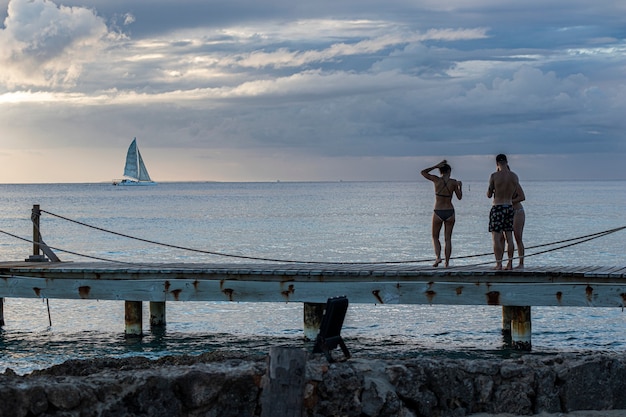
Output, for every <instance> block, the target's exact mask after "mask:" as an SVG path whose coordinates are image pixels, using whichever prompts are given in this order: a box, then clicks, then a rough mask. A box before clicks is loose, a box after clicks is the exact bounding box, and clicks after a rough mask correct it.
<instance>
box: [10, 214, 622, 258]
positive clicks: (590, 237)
mask: <svg viewBox="0 0 626 417" xmlns="http://www.w3.org/2000/svg"><path fill="white" fill-rule="evenodd" d="M40 212H41V213H46V214H48V215H50V216H52V217H56V218H58V219H61V220H65V221H68V222H71V223H74V224H77V225H80V226H83V227H87V228H90V229H94V230H98V231H101V232H104V233H109V234H112V235H116V236H120V237H124V238H127V239H132V240H136V241H140V242H144V243H149V244H153V245H158V246H163V247H168V248H171V249H178V250H183V251H189V252H195V253H201V254H205V255H212V256H220V257H226V258H236V259H246V260H254V261H263V262H279V263H297V264H330V265H393V264H416V263H425V262H433V261H434V258H428V259H410V260H400V261H377V262H337V261H311V260H304V261H303V260H293V259H280V258H269V257H259V256H248V255H236V254H232V253H224V252H218V251H212V250H204V249H197V248H190V247H185V246H180V245H174V244H170V243H164V242H158V241H155V240H150V239H144V238H140V237H136V236H131V235H128V234H125V233H121V232H116V231H113V230H109V229H105V228H102V227H99V226H94V225H91V224H88V223H85V222H81V221H78V220H74V219H71V218H69V217H65V216H62V215H60V214H56V213H52V212H49V211H47V210H40ZM623 229H626V226H621V227H616V228H613V229H608V230H604V231H601V232H596V233H591V234H588V235H584V236H579V237H574V238H568V239H563V240H558V241H555V242H550V243H542V244H538V245H533V246H527V247H526V250H533V249H538V248H543V247H550V246H555V245H562V246H558V247H555V248H550V249H546V250H542V251H539V252H535V253H529V254H526V255H525V256H524V258H528V257H531V256H538V255H541V254H545V253H548V252H553V251H556V250H561V249H564V248H567V247H571V246H575V245H579V244H581V243H585V242H588V241H590V240H594V239H598V238H601V237H604V236H607V235H610V234H612V233H615V232H618V231H621V230H623ZM0 233H4V234H6V235H9V236H12V237H14V238H18V239H20V240H24V241H27V242H31V243H33V242H32V241H31V240H29V239H25V238H21V237H19V236H17V235H14V234H11V233H8V232H5V231H3V230H0ZM563 244H565V245H563ZM48 247H49V248H51V249H54V250H57V251H61V252H64V253H68V254H71V255H75V256H80V257H85V258H89V259H94V260H99V261H105V262H115V263H124V264H130V265H137V263H134V262H121V261H118V260H111V259H106V258H101V257H97V256H92V255H85V254H81V253H78V252H73V251H69V250H66V249H62V248H58V247H53V246H48ZM484 256H493V252H486V253H479V254H473V255H463V256H456V257H452V258H451V259H452V260H460V259H471V258H479V257H484ZM510 259H513V260H515V259H519V257H514V258H510ZM507 260H508V259H507ZM491 263H493V261H492V260H490V261H487V262H481V263H475V264H471V265H463V266H462V267H468V266H480V265H485V264H491ZM457 267H461V266H460V265H459V266H457Z"/></svg>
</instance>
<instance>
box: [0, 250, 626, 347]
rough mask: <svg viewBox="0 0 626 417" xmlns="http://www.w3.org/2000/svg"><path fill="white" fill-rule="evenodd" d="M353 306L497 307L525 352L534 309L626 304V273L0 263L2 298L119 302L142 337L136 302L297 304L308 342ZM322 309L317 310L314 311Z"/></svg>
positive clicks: (161, 311)
mask: <svg viewBox="0 0 626 417" xmlns="http://www.w3.org/2000/svg"><path fill="white" fill-rule="evenodd" d="M340 295H345V296H346V297H347V298H348V299H349V301H350V303H371V304H448V305H454V304H457V305H492V306H502V307H503V330H504V331H511V333H512V338H513V344H514V345H516V346H519V347H520V348H522V349H530V346H531V317H530V307H531V306H562V307H616V308H622V309H623V308H624V307H625V306H626V267H614V268H606V267H597V266H590V267H572V268H563V267H554V268H547V267H542V268H532V267H530V268H529V267H527V268H526V269H524V270H512V271H494V270H492V269H489V267H486V266H483V267H455V268H448V269H443V268H430V267H424V266H415V265H411V264H294V263H287V264H266V263H254V264H151V265H129V264H122V263H119V264H117V263H107V262H95V263H94V262H3V263H0V297H2V298H7V297H18V298H42V299H48V298H57V299H87V300H123V301H126V304H125V306H126V315H125V317H126V333H127V334H129V335H133V334H139V335H140V334H141V333H142V329H141V323H142V320H141V318H142V317H141V311H142V308H141V307H142V302H143V301H147V302H150V314H151V320H150V322H151V324H155V325H164V324H165V322H166V317H165V303H166V302H169V301H171V302H176V301H178V302H182V301H232V302H292V303H293V302H295V303H304V327H305V329H304V330H305V337H307V338H309V339H314V338H315V335H316V334H317V331H318V330H319V323H320V322H321V315H322V314H323V305H324V304H325V303H326V300H327V299H328V298H331V297H335V296H340ZM320 306H322V308H320Z"/></svg>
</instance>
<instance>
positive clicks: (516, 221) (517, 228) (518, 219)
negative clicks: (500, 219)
mask: <svg viewBox="0 0 626 417" xmlns="http://www.w3.org/2000/svg"><path fill="white" fill-rule="evenodd" d="M524 223H526V214H525V213H524V210H518V211H516V212H515V217H514V218H513V235H514V236H515V242H516V243H517V256H518V257H519V264H518V265H517V267H518V268H524V242H523V241H522V235H523V233H524Z"/></svg>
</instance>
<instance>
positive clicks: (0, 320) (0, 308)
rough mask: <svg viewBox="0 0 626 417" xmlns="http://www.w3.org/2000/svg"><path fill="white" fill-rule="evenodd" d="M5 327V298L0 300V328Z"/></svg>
mask: <svg viewBox="0 0 626 417" xmlns="http://www.w3.org/2000/svg"><path fill="white" fill-rule="evenodd" d="M1 326H4V298H0V327H1Z"/></svg>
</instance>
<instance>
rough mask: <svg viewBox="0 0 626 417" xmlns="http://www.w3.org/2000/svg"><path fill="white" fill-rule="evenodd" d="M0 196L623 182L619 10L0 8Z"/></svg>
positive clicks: (442, 5) (5, 4)
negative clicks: (507, 171) (505, 164)
mask: <svg viewBox="0 0 626 417" xmlns="http://www.w3.org/2000/svg"><path fill="white" fill-rule="evenodd" d="M0 22H2V23H0V183H55V182H81V183H82V182H110V181H111V180H112V179H116V178H121V177H122V174H123V166H124V160H125V154H126V149H127V147H128V145H129V144H130V142H131V141H132V139H133V138H135V137H136V138H137V142H138V144H139V148H140V150H141V153H142V156H143V159H144V161H145V163H146V166H147V168H148V171H149V172H150V175H151V176H152V178H153V179H154V180H155V181H276V180H281V181H338V180H344V181H353V180H354V181H370V180H373V181H395V180H402V181H404V180H407V181H411V180H418V179H421V177H420V176H419V171H420V170H421V169H423V168H426V167H429V166H432V165H435V164H436V163H438V162H439V161H441V160H442V159H446V160H448V161H449V163H450V164H451V165H452V169H453V172H452V176H453V177H455V178H458V179H461V180H483V179H484V180H485V181H486V180H487V178H488V176H489V174H490V173H491V172H492V171H493V170H494V169H495V155H496V154H498V153H505V154H507V155H508V156H509V162H510V165H511V168H512V169H513V170H514V171H515V172H516V173H518V175H519V176H520V179H521V180H522V181H523V180H541V179H548V180H583V179H626V169H624V168H623V167H624V161H626V78H625V75H626V2H623V1H614V0H613V1H609V0H595V1H593V2H590V1H588V0H553V1H549V2H548V1H545V0H528V1H524V2H503V1H502V0H447V1H441V0H385V1H380V0H377V1H371V0H342V1H337V0H317V1H315V2H294V1H292V0H261V1H260V0H229V1H214V0H185V1H173V0H170V1H164V0H151V1H149V2H148V1H138V0H135V1H128V0H125V1H122V0H90V1H86V0H75V1H74V0H72V1H63V0H55V1H47V0H9V1H6V0H0Z"/></svg>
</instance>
